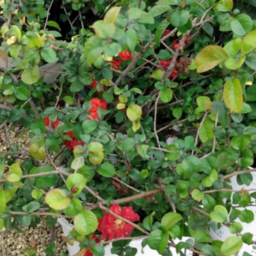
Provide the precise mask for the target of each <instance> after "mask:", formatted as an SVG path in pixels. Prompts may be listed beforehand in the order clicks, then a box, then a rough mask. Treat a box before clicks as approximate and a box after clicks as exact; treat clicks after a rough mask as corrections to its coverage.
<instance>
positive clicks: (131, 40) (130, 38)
mask: <svg viewBox="0 0 256 256" xmlns="http://www.w3.org/2000/svg"><path fill="white" fill-rule="evenodd" d="M126 41H127V45H128V47H129V49H130V50H131V51H134V49H135V46H136V45H137V42H138V36H137V33H136V31H135V30H134V29H128V30H127V31H126Z"/></svg>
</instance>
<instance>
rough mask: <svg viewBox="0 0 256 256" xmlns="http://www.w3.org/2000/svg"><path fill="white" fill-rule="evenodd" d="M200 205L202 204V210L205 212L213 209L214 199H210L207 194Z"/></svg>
mask: <svg viewBox="0 0 256 256" xmlns="http://www.w3.org/2000/svg"><path fill="white" fill-rule="evenodd" d="M202 203H203V206H204V208H205V209H207V210H212V209H213V207H214V206H215V201H214V199H213V198H212V196H210V195H207V194H205V195H204V198H203V200H202Z"/></svg>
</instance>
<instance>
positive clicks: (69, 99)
mask: <svg viewBox="0 0 256 256" xmlns="http://www.w3.org/2000/svg"><path fill="white" fill-rule="evenodd" d="M62 99H63V100H64V101H65V102H67V103H68V104H69V105H73V104H74V99H73V98H72V97H71V96H65V97H63V98H62Z"/></svg>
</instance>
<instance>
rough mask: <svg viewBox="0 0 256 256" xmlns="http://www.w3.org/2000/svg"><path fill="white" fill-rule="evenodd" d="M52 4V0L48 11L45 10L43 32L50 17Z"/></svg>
mask: <svg viewBox="0 0 256 256" xmlns="http://www.w3.org/2000/svg"><path fill="white" fill-rule="evenodd" d="M53 2H54V0H52V1H51V3H50V5H49V7H48V10H47V16H46V19H45V23H44V31H45V30H46V26H47V22H48V19H49V16H50V10H51V8H52V5H53Z"/></svg>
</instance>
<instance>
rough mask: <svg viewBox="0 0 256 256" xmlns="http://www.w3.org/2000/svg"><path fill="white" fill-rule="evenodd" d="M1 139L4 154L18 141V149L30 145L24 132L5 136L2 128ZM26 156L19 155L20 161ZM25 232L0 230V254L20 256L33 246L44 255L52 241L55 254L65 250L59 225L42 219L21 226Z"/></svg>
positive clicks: (1, 150) (41, 255)
mask: <svg viewBox="0 0 256 256" xmlns="http://www.w3.org/2000/svg"><path fill="white" fill-rule="evenodd" d="M0 136H1V139H2V141H1V142H0V154H1V153H2V154H5V153H6V149H7V148H8V146H9V145H14V144H15V143H19V146H20V150H19V151H21V152H22V149H26V151H27V149H28V148H29V146H30V139H29V137H28V134H27V133H25V134H23V135H22V136H19V135H18V134H17V133H15V131H10V132H8V137H6V136H5V132H4V129H2V130H1V131H0ZM23 157H24V158H23ZM22 158H23V159H25V158H26V156H25V155H23V156H22V157H21V159H20V160H21V162H22V160H23V159H22ZM21 228H22V229H23V230H24V231H25V232H26V233H25V234H23V233H18V232H17V231H16V230H15V229H11V230H3V231H1V232H0V256H16V255H17V256H21V255H24V252H23V250H24V249H26V248H31V247H35V248H36V249H37V254H36V255H37V256H46V253H45V252H44V251H45V249H46V248H47V247H48V246H49V245H50V244H51V242H50V241H54V243H55V245H56V248H57V251H56V253H55V255H56V256H59V255H60V254H61V253H62V252H68V251H67V245H66V243H65V242H64V241H63V239H62V235H63V233H62V229H61V226H60V225H59V224H58V223H56V224H55V227H54V228H48V227H47V226H46V222H45V220H44V219H42V220H41V222H40V223H39V224H38V225H37V226H36V227H25V228H24V227H21Z"/></svg>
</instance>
